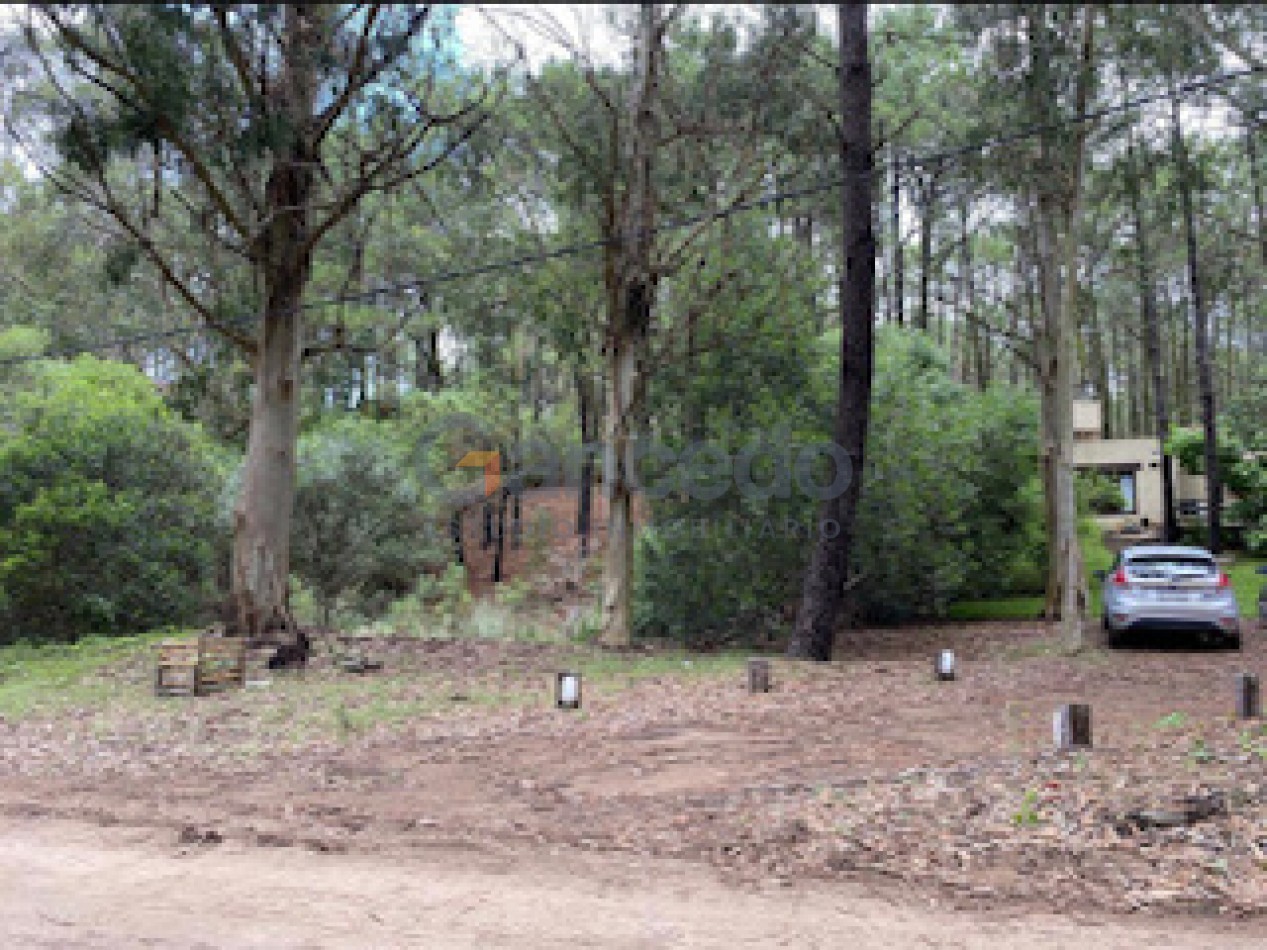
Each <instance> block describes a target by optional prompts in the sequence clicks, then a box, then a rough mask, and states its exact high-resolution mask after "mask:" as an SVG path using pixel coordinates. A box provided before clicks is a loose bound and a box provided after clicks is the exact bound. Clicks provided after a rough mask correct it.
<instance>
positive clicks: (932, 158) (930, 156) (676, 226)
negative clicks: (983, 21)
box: [0, 65, 1267, 366]
mask: <svg viewBox="0 0 1267 950" xmlns="http://www.w3.org/2000/svg"><path fill="white" fill-rule="evenodd" d="M1265 71H1267V69H1264V67H1261V66H1257V65H1255V66H1250V67H1248V68H1246V69H1241V70H1235V71H1231V72H1225V73H1219V74H1217V75H1214V76H1210V77H1207V78H1205V79H1198V80H1191V81H1189V82H1186V83H1181V84H1178V85H1176V86H1175V87H1174V88H1173V89H1168V90H1165V91H1163V92H1156V93H1150V94H1148V95H1142V96H1137V97H1135V98H1133V99H1127V100H1123V101H1121V102H1118V103H1115V104H1114V105H1110V106H1105V107H1104V108H1102V109H1097V110H1095V111H1092V112H1088V113H1087V114H1086V115H1083V116H1077V117H1074V118H1071V119H1062V120H1061V121H1059V122H1049V123H1045V124H1041V125H1031V126H1027V127H1025V128H1022V129H1018V130H1017V131H1015V132H1011V133H1007V134H1004V135H999V136H995V137H992V138H989V139H985V140H982V141H980V142H967V143H964V144H961V145H956V146H952V147H948V148H943V149H934V150H932V151H928V152H924V153H922V154H917V155H907V156H905V157H902V158H899V159H897V161H898V162H899V163H900V167H899V170H900V168H901V167H906V168H936V167H940V166H944V165H946V164H947V163H949V162H953V161H957V160H959V159H962V158H964V157H965V156H967V155H972V154H976V153H980V152H987V151H990V150H992V149H995V148H999V147H1001V146H1007V145H1014V144H1016V143H1018V142H1022V141H1026V140H1028V139H1032V138H1035V137H1037V136H1041V135H1047V134H1050V133H1052V132H1058V131H1061V130H1063V129H1068V128H1073V127H1076V126H1078V125H1083V124H1085V123H1088V122H1098V121H1100V120H1102V119H1105V118H1108V117H1110V116H1113V115H1119V114H1122V113H1124V112H1129V111H1131V110H1134V109H1139V108H1142V107H1143V106H1147V105H1151V104H1154V103H1158V102H1166V101H1169V100H1171V99H1174V98H1176V97H1179V96H1185V95H1188V94H1191V93H1194V92H1200V91H1203V90H1208V89H1213V88H1216V87H1218V86H1222V85H1226V84H1227V83H1230V82H1233V81H1235V80H1238V79H1245V78H1248V77H1250V76H1254V75H1258V74H1261V73H1263V72H1265ZM889 162H890V160H888V159H880V160H878V161H874V162H873V163H872V165H871V167H870V168H869V169H868V170H867V171H866V172H864V173H863V174H866V175H878V174H881V173H883V172H885V171H887V170H888V169H889ZM847 180H848V176H847V175H844V174H836V175H833V176H830V177H824V178H820V179H817V180H815V181H813V182H810V183H809V184H806V185H804V186H801V187H799V188H791V189H786V190H783V191H776V192H772V193H769V194H766V195H762V196H760V197H756V198H752V199H749V200H747V201H741V202H736V203H735V204H732V205H729V206H727V207H725V208H722V209H719V210H717V211H711V212H703V213H700V214H695V215H690V216H687V217H683V218H677V219H674V220H670V221H667V222H665V223H663V224H660V225H657V226H656V227H655V228H653V229H652V230H653V233H657V234H661V233H668V232H672V231H680V230H684V229H687V228H693V227H698V226H699V225H701V224H703V223H705V222H708V221H710V220H716V221H720V220H723V219H725V218H729V217H733V216H735V215H738V214H746V213H748V212H751V211H759V210H762V209H765V208H768V207H770V206H771V205H778V204H783V203H785V202H793V201H797V200H799V199H802V198H807V197H810V196H812V195H816V194H821V193H822V192H824V191H831V190H834V189H836V188H839V187H841V186H842V185H843V184H844V183H845V182H846V181H847ZM609 243H613V242H610V241H608V240H606V239H603V238H594V239H592V240H589V241H580V242H576V243H573V244H568V245H563V246H560V247H556V248H551V249H548V250H544V251H537V252H534V253H529V254H522V255H519V256H517V257H513V258H508V259H502V260H498V261H490V262H488V263H486V264H477V265H475V266H473V267H466V268H457V269H453V270H448V271H441V272H440V273H437V274H432V275H431V276H429V277H422V278H415V279H412V280H407V281H401V282H397V283H393V284H384V285H380V286H378V287H374V288H371V289H368V290H363V291H356V292H354V293H345V294H339V295H336V296H331V297H324V298H321V299H318V300H312V301H309V302H307V303H304V304H301V305H299V306H298V307H297V308H296V311H297V312H302V311H308V310H317V309H321V308H324V307H331V306H341V305H344V304H350V303H365V302H372V301H375V300H378V299H382V298H384V297H388V298H390V297H395V296H399V295H402V294H407V293H411V292H421V291H423V290H426V289H429V288H431V287H435V286H438V285H441V284H447V283H452V282H454V281H458V280H463V279H466V278H470V277H485V276H488V275H489V274H495V273H500V272H503V271H510V270H516V269H518V268H522V267H527V266H531V265H534V264H543V263H546V262H548V261H552V260H560V259H564V258H569V257H576V256H579V255H581V254H587V253H590V252H592V251H596V250H601V249H602V248H604V247H606V246H607V245H608V244H609ZM258 319H259V314H258V313H249V314H241V315H239V316H237V317H231V318H228V319H227V320H225V321H224V322H223V323H222V328H232V329H239V328H248V327H250V326H251V325H252V324H253V323H255V322H256V321H257V320H258ZM203 332H215V331H211V330H209V328H208V327H205V326H202V325H198V326H187V327H181V328H176V329H172V330H162V331H156V332H154V333H144V334H137V335H134V336H131V337H121V338H118V339H114V340H108V341H104V342H102V343H98V344H94V345H92V346H82V347H73V348H64V349H62V350H58V351H48V352H45V353H41V354H38V355H24V356H15V357H9V358H7V359H3V360H0V366H11V365H15V364H18V363H25V362H32V361H35V360H41V359H56V358H64V357H68V356H74V355H77V354H80V353H98V352H103V351H106V350H110V349H115V348H118V347H124V346H135V345H137V344H141V343H152V342H161V341H163V340H168V339H174V338H178V337H180V336H184V335H192V334H197V333H203Z"/></svg>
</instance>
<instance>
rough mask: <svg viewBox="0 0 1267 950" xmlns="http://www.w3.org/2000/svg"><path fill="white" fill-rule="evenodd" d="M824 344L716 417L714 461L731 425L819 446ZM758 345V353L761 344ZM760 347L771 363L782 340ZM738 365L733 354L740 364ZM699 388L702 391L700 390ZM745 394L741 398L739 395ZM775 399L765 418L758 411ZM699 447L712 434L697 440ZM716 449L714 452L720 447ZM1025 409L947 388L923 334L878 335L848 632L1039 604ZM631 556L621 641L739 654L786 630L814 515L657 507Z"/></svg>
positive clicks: (800, 507)
mask: <svg viewBox="0 0 1267 950" xmlns="http://www.w3.org/2000/svg"><path fill="white" fill-rule="evenodd" d="M838 341H839V337H838V335H837V334H826V335H825V336H824V337H823V339H822V340H821V341H819V343H818V350H817V352H812V351H811V352H808V353H807V352H805V351H803V350H802V351H797V350H795V349H791V350H789V351H788V353H787V362H788V363H791V364H796V363H797V361H798V360H799V361H800V362H799V365H796V366H795V368H787V367H783V368H781V373H783V374H784V375H780V374H779V373H772V374H771V376H770V377H769V378H772V379H778V380H780V381H781V383H783V384H785V385H787V387H788V389H789V391H788V392H783V391H781V390H775V389H773V388H771V386H770V385H769V384H768V383H767V384H766V386H765V388H764V389H763V390H761V397H762V398H761V399H757V398H755V397H754V398H751V399H749V400H748V403H750V405H748V406H747V407H746V413H747V414H746V416H745V413H744V411H741V410H740V409H739V408H730V409H729V412H728V413H714V414H713V418H714V419H715V418H716V417H717V416H718V415H723V416H724V417H725V419H726V422H727V424H728V426H727V427H726V428H722V427H720V426H717V427H710V428H713V431H714V432H717V433H718V434H717V436H716V441H718V442H719V444H721V445H723V446H724V447H725V448H726V449H727V451H728V452H731V453H732V454H733V452H734V451H735V450H736V449H737V448H738V447H741V446H742V445H744V444H746V442H745V441H744V440H742V439H740V438H737V437H734V436H733V435H730V434H731V433H734V432H736V431H738V432H743V431H744V430H743V428H742V427H741V426H740V423H742V422H747V421H749V420H751V422H752V424H753V427H754V428H756V427H757V426H764V427H765V429H766V431H767V432H768V431H769V427H770V420H771V419H772V418H774V419H779V420H780V421H782V422H784V423H785V425H786V429H785V434H786V435H787V437H788V438H789V439H790V441H791V442H792V443H793V444H794V445H805V444H810V443H819V442H823V441H826V440H828V439H829V438H830V432H831V418H832V411H833V409H834V403H835V396H834V391H833V390H832V387H831V384H832V381H833V380H834V375H833V373H832V371H831V368H832V367H833V366H834V365H835V360H836V353H837V347H838V345H839V343H838ZM767 343H768V345H767ZM767 343H763V344H762V345H763V346H766V348H767V350H772V351H773V354H772V353H771V352H766V353H765V355H764V357H763V358H764V359H765V360H766V361H767V363H770V364H771V365H773V362H772V361H773V360H774V359H775V356H777V355H778V354H779V353H780V352H781V351H780V349H779V347H780V346H787V347H790V346H791V344H789V343H786V342H774V343H769V341H767ZM745 356H746V353H745V352H744V351H743V350H741V349H740V348H736V352H735V353H734V354H733V358H734V359H736V360H738V361H739V362H740V363H742V362H743V361H744V359H745ZM701 385H702V384H701ZM747 395H750V393H749V394H747ZM770 400H773V401H774V405H773V407H771V406H770V405H769V404H768V402H769V401H770ZM708 434H709V435H712V434H713V433H712V432H710V433H708ZM728 435H730V438H729V439H728V438H727V436H728ZM1036 447H1037V406H1036V404H1035V401H1034V399H1033V398H1031V397H1028V396H1025V395H1019V396H1018V394H1017V392H1016V391H1015V390H1008V391H1003V390H998V391H989V392H985V393H981V392H978V391H976V390H975V389H973V388H971V387H969V386H965V385H962V384H959V383H956V382H954V381H953V379H952V378H951V375H950V369H949V360H948V359H947V357H946V355H945V353H944V352H942V351H941V350H939V349H938V348H937V347H936V345H935V344H934V343H933V342H932V341H931V340H930V339H929V338H927V337H926V336H924V335H921V334H918V333H914V332H911V331H908V330H903V331H897V332H893V331H890V330H889V329H888V328H882V329H881V331H880V332H879V333H878V335H877V351H876V363H875V377H874V384H873V397H872V415H871V427H870V433H869V437H868V442H867V462H866V466H867V470H866V477H865V479H864V482H863V493H862V498H861V501H860V504H859V509H858V523H857V535H856V540H855V547H854V551H853V558H852V569H853V570H854V571H855V572H861V573H862V574H863V577H862V579H861V580H860V582H859V583H858V586H857V588H856V589H857V591H858V595H859V597H858V600H859V604H860V607H861V611H862V615H861V619H864V620H868V621H871V622H880V623H898V622H902V621H905V620H908V619H912V618H916V617H923V616H943V615H945V613H946V611H947V610H948V608H949V605H950V604H951V602H952V601H955V600H958V599H961V598H965V597H982V596H987V595H988V596H991V597H1000V596H1008V595H1016V594H1028V593H1034V592H1041V591H1042V588H1043V583H1044V567H1045V539H1044V528H1043V518H1042V514H1043V504H1042V490H1041V484H1040V481H1039V479H1038V476H1037V457H1036V456H1037V449H1036ZM651 510H652V513H653V524H652V525H651V526H650V527H648V528H646V529H644V530H643V531H642V532H641V533H640V537H639V539H638V547H637V559H636V564H637V571H638V579H637V583H636V585H635V592H636V599H635V604H634V610H635V614H634V621H635V627H636V629H638V630H639V631H640V633H642V634H643V635H650V636H668V637H673V638H675V639H678V640H681V641H682V642H684V643H686V644H687V645H688V646H697V645H702V644H709V643H716V642H719V641H722V640H726V639H737V640H741V641H745V640H746V641H753V640H757V639H760V638H762V637H764V636H766V635H768V634H769V633H771V632H773V631H774V630H776V629H779V628H785V627H786V623H787V616H786V615H785V613H784V608H785V607H791V606H792V605H793V604H794V603H795V601H796V599H797V596H798V594H799V591H800V585H801V578H802V576H803V572H804V570H805V566H806V565H807V564H808V561H809V554H810V551H811V547H812V545H813V543H814V541H815V537H816V534H817V533H818V531H819V530H822V526H821V525H820V524H819V515H818V502H816V501H812V500H810V499H807V498H806V497H805V496H804V495H802V494H801V493H800V492H798V491H795V490H793V491H792V493H791V497H790V498H777V497H771V498H768V499H754V498H747V497H744V496H743V495H741V494H740V493H739V492H738V491H735V490H733V489H732V490H731V491H729V492H727V493H726V494H725V495H723V496H722V497H721V498H719V499H717V500H716V501H713V502H701V501H699V500H682V499H679V498H673V497H671V498H668V499H664V500H661V501H656V502H653V504H652V505H651Z"/></svg>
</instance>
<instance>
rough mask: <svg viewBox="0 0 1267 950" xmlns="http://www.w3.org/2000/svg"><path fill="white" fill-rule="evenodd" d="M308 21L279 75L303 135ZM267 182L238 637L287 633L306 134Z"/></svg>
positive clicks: (305, 264)
mask: <svg viewBox="0 0 1267 950" xmlns="http://www.w3.org/2000/svg"><path fill="white" fill-rule="evenodd" d="M309 26H310V25H309V24H308V21H307V20H306V18H305V17H304V16H303V14H302V12H301V11H300V9H299V7H298V6H297V5H295V4H291V5H288V6H287V8H286V31H287V40H288V42H289V43H290V44H292V48H291V50H290V55H288V57H287V65H288V69H287V72H286V75H285V80H286V90H285V92H284V93H283V95H286V96H287V97H288V107H289V110H290V112H291V114H292V115H294V116H297V117H300V119H299V121H296V123H295V126H294V128H295V129H296V130H300V129H303V128H304V124H305V123H306V121H307V120H308V118H309V117H310V116H311V115H312V114H313V104H314V102H315V99H316V92H317V82H316V73H315V68H314V67H315V58H314V57H313V56H312V55H311V50H310V49H308V48H306V47H307V46H309V45H310V44H311V42H312V37H311V30H310V28H309ZM292 139H293V140H292V142H291V144H290V148H289V153H288V154H287V155H285V157H284V158H282V159H281V160H279V161H278V163H277V164H276V165H275V167H274V168H273V170H272V172H271V174H270V175H269V179H268V182H267V183H266V185H265V192H264V198H265V205H266V208H267V209H268V211H269V214H268V215H267V217H266V220H268V221H269V225H268V230H267V231H266V233H265V234H264V236H263V241H262V244H261V248H260V256H261V258H262V261H263V271H264V273H263V277H264V291H265V302H264V314H263V320H262V327H261V333H260V339H259V349H258V353H257V355H256V359H255V395H254V399H253V400H252V404H251V428H250V436H249V439H248V442H247V452H246V461H245V464H244V466H243V472H242V485H241V488H240V490H239V494H238V500H237V504H236V506H235V508H234V514H233V559H232V577H231V579H232V591H231V594H232V599H233V602H234V606H235V610H236V619H237V623H238V626H239V632H240V633H242V634H244V635H246V636H248V637H252V638H258V637H260V636H262V635H263V634H264V633H266V632H267V631H268V630H270V629H273V628H275V627H281V628H284V629H287V630H289V629H290V628H291V626H292V624H291V620H290V604H289V589H288V587H289V580H290V523H291V513H292V509H293V507H294V499H295V442H296V438H297V436H298V428H299V388H300V352H301V346H302V342H303V341H302V311H301V310H300V305H301V304H302V302H303V295H304V290H305V288H306V286H307V284H308V278H309V276H310V274H311V267H312V261H311V255H310V254H307V253H303V252H302V250H301V249H302V248H304V247H306V245H307V240H308V215H309V208H310V203H311V199H312V190H313V183H314V170H315V168H316V164H317V163H316V161H315V160H314V159H315V156H313V155H310V154H309V150H308V147H307V143H306V142H305V141H304V138H303V134H302V132H300V131H295V132H294V133H293V135H292Z"/></svg>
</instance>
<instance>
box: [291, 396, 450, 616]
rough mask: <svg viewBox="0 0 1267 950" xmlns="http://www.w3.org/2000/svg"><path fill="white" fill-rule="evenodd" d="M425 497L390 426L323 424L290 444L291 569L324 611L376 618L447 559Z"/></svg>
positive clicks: (354, 420)
mask: <svg viewBox="0 0 1267 950" xmlns="http://www.w3.org/2000/svg"><path fill="white" fill-rule="evenodd" d="M429 501H430V499H429V498H428V497H427V495H426V494H425V493H424V491H423V488H422V485H421V483H420V480H419V479H418V477H417V472H416V469H415V468H414V467H413V464H412V463H411V460H410V457H409V451H408V447H407V445H406V444H405V442H404V441H403V440H402V439H401V438H400V436H399V432H398V430H397V428H396V427H395V426H394V425H393V424H392V423H389V422H375V421H372V420H368V419H364V418H362V417H359V416H352V415H349V416H342V417H335V418H334V419H332V420H330V421H328V422H325V423H323V424H322V425H320V426H318V427H317V428H316V429H314V430H313V431H311V432H309V433H307V434H305V435H304V436H303V437H302V438H301V439H300V441H299V453H298V472H297V485H296V492H295V512H294V520H293V533H292V538H291V569H292V571H293V572H294V573H295V575H296V576H298V577H299V578H300V579H301V580H302V581H303V582H304V584H305V585H307V586H308V587H309V588H310V589H311V591H312V595H313V597H314V598H315V600H316V601H317V603H318V605H320V606H321V608H322V609H323V611H324V612H326V613H330V612H332V611H334V609H335V608H336V607H338V606H346V607H348V608H349V609H350V610H352V611H354V612H355V613H357V614H360V615H362V616H365V617H370V618H373V617H377V616H380V615H381V614H383V613H384V612H385V611H386V610H387V609H388V607H389V606H390V605H391V603H392V601H394V600H396V599H398V598H401V597H404V596H406V595H408V594H410V593H411V592H412V591H413V590H414V589H415V587H416V585H417V583H418V578H419V576H420V575H421V574H422V573H423V572H424V571H425V570H427V569H428V568H433V569H438V568H439V567H440V566H441V565H443V564H444V563H445V561H446V559H447V558H448V556H449V551H448V546H447V543H446V542H445V539H444V537H443V532H442V531H441V530H440V528H439V526H438V525H437V524H436V523H435V522H434V520H433V519H432V518H431V513H430V511H429V509H428V502H429ZM446 530H447V529H446Z"/></svg>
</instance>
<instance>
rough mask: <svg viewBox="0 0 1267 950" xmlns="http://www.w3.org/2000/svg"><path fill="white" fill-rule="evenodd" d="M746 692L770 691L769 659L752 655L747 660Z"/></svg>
mask: <svg viewBox="0 0 1267 950" xmlns="http://www.w3.org/2000/svg"><path fill="white" fill-rule="evenodd" d="M748 692H750V693H768V692H770V661H769V660H763V659H758V658H756V657H754V658H753V659H750V660H749V661H748Z"/></svg>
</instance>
